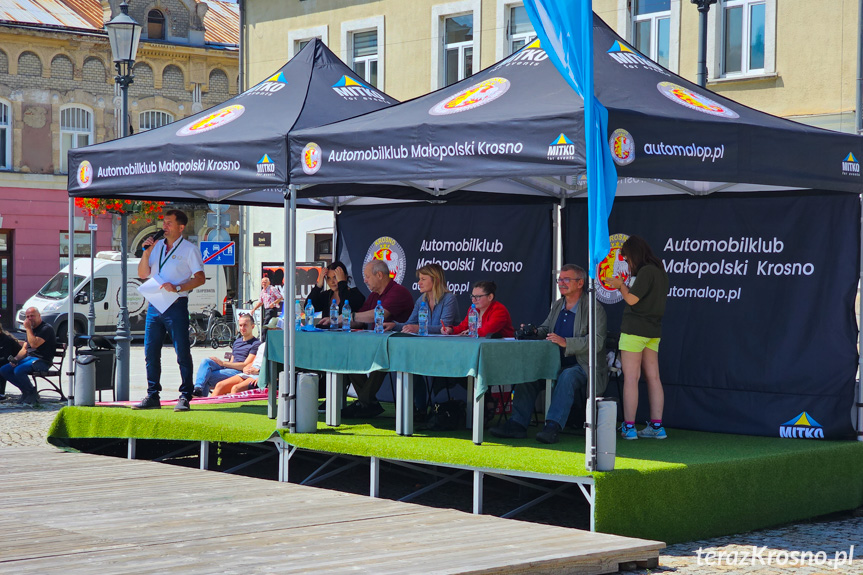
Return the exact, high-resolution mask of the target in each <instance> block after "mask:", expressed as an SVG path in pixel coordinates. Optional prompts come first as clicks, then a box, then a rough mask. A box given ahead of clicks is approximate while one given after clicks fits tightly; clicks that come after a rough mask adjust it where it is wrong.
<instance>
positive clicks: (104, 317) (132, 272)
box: [17, 252, 227, 341]
mask: <svg viewBox="0 0 863 575" xmlns="http://www.w3.org/2000/svg"><path fill="white" fill-rule="evenodd" d="M139 261H140V260H139V258H129V259H128V260H127V263H128V272H127V276H126V281H127V286H128V287H127V288H126V294H127V295H126V297H127V300H128V308H129V324H130V329H131V332H132V334H133V335H143V334H144V323H145V321H146V319H147V302H146V301H145V300H144V298H143V297H141V295H140V294H139V293H138V289H137V288H138V286H139V285H141V283H143V281H142V280H141V279H140V278H139V277H138V262H139ZM121 265H122V262H121V254H120V252H99V253H97V254H96V257H95V259H94V261H93V276H94V278H95V281H94V284H93V285H94V298H93V299H94V308H95V312H96V322H95V323H96V333H97V334H101V335H109V336H113V335H114V334H115V333H116V332H117V316H118V314H119V313H120V285H121V281H122V276H121V274H122V271H123V270H122V269H121V268H120V266H121ZM204 272H205V273H206V275H207V283H205V284H204V285H202V286H201V287H199V288H196V289H194V290H192V293H191V294H189V312H194V313H199V312H202V311H203V309H204V307H206V306H208V305H212V306H216V310H218V311H220V312H221V309H222V302H223V301H224V299H225V293H226V290H227V282H225V281H224V280H222V281H220V282H219V286H218V288H219V293H218V294H217V293H216V281H215V274H216V273H219V272H221V269H220V267H219V266H204ZM90 280H91V278H90V258H76V259H75V332H76V333H87V314H88V313H89V312H90ZM68 282H69V266H65V267H64V268H63V269H62V270H60V271H59V272H58V273H57V275H55V276H54V277H53V278H51V279H50V280H49V281H48V283H46V284H45V285H44V286H43V287H42V289H40V290H39V291H38V292H37V293H36V295H34V296H33V297H31V298H30V299H28V300H27V302H26V303H25V304H24V307H23V308H21V311H19V312H18V317H17V326H18V329H20V330H23V329H24V311H25V310H26V309H27V308H30V307H35V308H36V309H38V310H39V313H41V314H42V321H44V322H46V323H48V324H49V325H51V326H53V327H54V331H55V333H57V335H58V337H59V338H61V339H63V341H65V340H66V334H67V327H66V316H67V315H68V309H69V283H68Z"/></svg>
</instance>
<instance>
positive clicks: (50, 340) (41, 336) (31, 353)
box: [0, 307, 57, 405]
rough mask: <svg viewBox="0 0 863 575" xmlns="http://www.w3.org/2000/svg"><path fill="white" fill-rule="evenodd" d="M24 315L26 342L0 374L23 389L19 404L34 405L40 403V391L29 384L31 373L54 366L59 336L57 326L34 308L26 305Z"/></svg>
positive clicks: (1, 368) (0, 368)
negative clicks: (51, 323)
mask: <svg viewBox="0 0 863 575" xmlns="http://www.w3.org/2000/svg"><path fill="white" fill-rule="evenodd" d="M24 317H25V319H24V330H25V331H26V332H27V341H26V342H25V343H24V345H23V346H21V347H20V348H18V354H17V355H16V356H15V361H13V362H10V363H7V364H6V365H4V366H3V367H0V377H2V378H3V379H5V380H6V381H8V382H9V383H11V384H12V385H14V386H15V387H17V388H18V389H20V390H21V399H19V400H18V403H21V404H24V405H33V404H36V403H39V393H38V392H37V391H36V388H35V387H33V384H32V383H30V374H31V373H33V372H34V371H47V370H49V369H51V364H52V363H54V353H55V352H56V350H57V338H56V336H55V334H54V328H53V327H51V326H50V325H48V324H47V323H45V322H44V321H42V314H40V313H39V310H38V309H36V308H35V307H30V308H27V310H26V311H25V312H24Z"/></svg>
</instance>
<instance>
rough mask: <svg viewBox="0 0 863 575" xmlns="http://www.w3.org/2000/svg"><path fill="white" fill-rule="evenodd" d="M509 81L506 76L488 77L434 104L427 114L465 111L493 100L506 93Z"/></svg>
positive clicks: (444, 114) (436, 114)
mask: <svg viewBox="0 0 863 575" xmlns="http://www.w3.org/2000/svg"><path fill="white" fill-rule="evenodd" d="M510 85H511V84H510V82H509V80H507V79H506V78H489V79H488V80H483V81H482V82H479V83H478V84H474V85H473V86H471V87H470V88H467V89H465V90H462V91H461V92H459V93H457V94H454V95H452V96H450V97H449V98H447V99H446V100H442V101H440V102H438V103H437V104H435V105H434V106H433V107H432V109H431V110H429V114H431V115H432V116H446V115H448V114H458V113H459V112H466V111H468V110H472V109H474V108H477V107H479V106H483V105H485V104H488V103H489V102H493V101H495V100H497V99H498V98H500V97H501V96H503V95H504V94H506V92H507V90H509V87H510Z"/></svg>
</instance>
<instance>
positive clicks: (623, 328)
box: [608, 236, 668, 439]
mask: <svg viewBox="0 0 863 575" xmlns="http://www.w3.org/2000/svg"><path fill="white" fill-rule="evenodd" d="M620 254H621V255H622V256H623V259H625V260H626V262H627V263H628V264H629V272H630V275H632V276H633V277H632V281H631V282H630V284H631V286H627V285H626V283H624V279H623V278H620V277H617V276H615V277H613V278H610V279H609V280H608V283H609V284H610V285H611V287H613V288H615V289H618V290H620V294H621V295H622V296H623V301H624V302H626V307H625V308H624V310H623V321H622V322H621V325H620V363H621V367H622V368H623V419H624V421H623V424H622V425H621V427H620V436H621V437H622V438H623V439H638V438H639V437H641V438H644V439H648V438H649V439H665V438H666V437H667V435H666V433H665V429H664V428H663V427H662V409H663V407H664V403H665V394H664V393H663V391H662V381H660V379H659V339H660V337H662V316H663V315H664V314H665V300H666V297H667V295H668V275H667V274H666V273H665V269H664V268H663V266H662V262H661V261H660V260H659V258H657V257H656V256H655V255H653V251H652V250H651V249H650V246H649V245H648V244H647V242H646V241H644V239H642V238H640V237H638V236H629V239H628V240H626V242H624V244H623V246H622V247H621V248H620ZM642 372H644V378H645V379H646V380H647V396H648V399H649V400H650V421H649V422H648V424H647V427H645V428H644V429H642V430H641V431H639V432H637V433H636V431H635V411H636V409H637V408H638V380H639V379H640V378H641V373H642Z"/></svg>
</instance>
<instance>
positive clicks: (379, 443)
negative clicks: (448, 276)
mask: <svg viewBox="0 0 863 575" xmlns="http://www.w3.org/2000/svg"><path fill="white" fill-rule="evenodd" d="M385 405H386V404H385ZM389 408H390V409H389V411H388V412H387V413H385V414H384V415H382V416H380V417H378V418H375V419H374V420H372V421H370V422H355V423H353V424H352V423H351V422H348V423H347V424H344V425H342V426H340V427H337V428H330V427H327V426H326V425H325V424H324V423H323V422H320V423H319V424H318V433H315V434H293V435H292V434H288V433H285V432H284V430H277V429H276V426H275V421H273V420H271V419H268V418H267V406H266V404H265V403H264V402H247V403H237V404H216V405H195V404H194V403H193V404H192V411H191V412H188V413H174V412H173V411H172V410H170V409H162V410H159V411H133V410H130V409H126V408H117V407H111V408H105V407H95V408H87V407H67V408H64V409H62V410H61V411H60V412H59V414H58V415H57V418H56V420H55V422H54V424H53V425H52V427H51V429H50V431H49V438H48V440H49V442H51V443H52V444H54V445H57V446H61V447H64V446H67V445H70V444H71V445H73V446H74V444H75V440H76V439H91V438H92V439H96V438H115V439H121V440H128V447H129V453H130V456H134V451H135V446H136V445H137V443H138V442H140V440H178V441H186V442H200V444H201V454H202V457H201V466H202V467H206V466H207V457H206V455H205V454H206V453H208V451H207V449H206V446H208V445H209V444H211V443H214V442H223V443H264V442H270V443H272V444H274V445H275V446H276V448H277V449H278V450H279V452H280V454H281V458H280V474H279V476H280V477H282V478H284V477H287V469H288V462H289V460H290V457H291V455H292V454H293V453H294V452H295V449H300V450H312V451H316V452H322V453H328V454H334V455H339V454H344V455H348V456H356V457H361V458H368V459H369V461H370V469H371V478H370V486H371V487H370V494H372V495H374V494H376V489H377V482H378V479H379V473H380V462H381V461H391V462H396V463H398V464H416V465H434V466H439V467H440V468H444V469H447V468H449V469H452V470H456V471H461V472H464V471H465V470H467V471H470V472H471V473H472V475H473V480H474V510H475V511H478V512H481V511H482V481H483V477H484V476H487V475H494V476H501V477H506V478H510V479H512V480H513V481H517V482H518V481H522V482H523V481H526V480H532V479H544V480H549V481H555V482H558V483H560V484H561V485H565V484H576V485H577V488H578V489H579V490H580V491H581V492H582V494H583V495H584V496H585V498H586V499H587V501H588V502H589V504H590V505H591V525H592V526H593V527H595V530H596V531H600V532H603V533H613V534H617V535H623V536H628V537H640V538H645V539H656V540H661V541H665V542H666V543H674V542H681V541H692V540H695V539H701V538H707V537H715V536H720V535H729V534H733V533H739V532H745V531H750V530H753V529H759V528H764V527H769V526H773V525H779V524H783V523H789V522H793V521H799V520H803V519H807V518H812V517H817V516H820V515H824V514H828V513H832V512H836V511H843V510H850V509H855V508H857V507H860V506H861V505H863V444H861V443H859V442H854V441H845V442H837V441H823V440H794V439H781V438H768V437H750V436H738V435H726V434H713V433H703V432H693V431H681V430H673V429H672V430H669V438H668V439H666V440H664V441H656V440H652V441H651V440H638V441H628V442H627V441H618V442H617V460H616V469H615V470H614V471H611V472H604V473H599V472H597V473H587V472H586V471H585V469H584V436H583V435H579V434H578V433H577V432H573V433H567V434H564V435H563V436H562V438H563V439H562V441H561V442H560V443H559V444H556V445H553V446H547V445H542V444H539V443H537V442H536V441H535V440H534V439H533V435H534V434H535V433H536V431H537V428H536V427H533V428H532V429H531V431H530V432H529V436H528V438H527V439H524V440H496V441H487V442H486V443H484V444H482V445H474V444H473V442H472V441H471V434H470V431H469V430H467V429H466V430H464V431H459V432H420V431H418V432H417V433H415V435H414V436H412V437H404V436H399V435H396V433H395V429H394V427H395V420H394V414H393V409H392V406H391V405H390V406H389ZM321 417H323V416H321ZM570 489H573V488H570ZM547 495H548V493H547V494H546V496H547Z"/></svg>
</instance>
